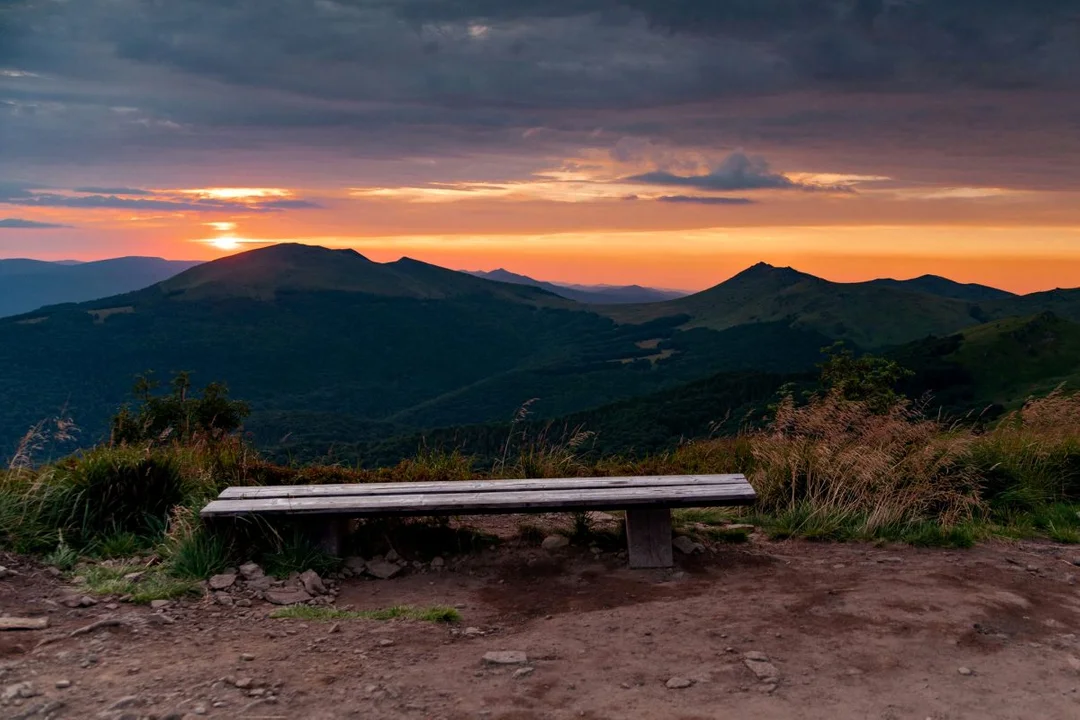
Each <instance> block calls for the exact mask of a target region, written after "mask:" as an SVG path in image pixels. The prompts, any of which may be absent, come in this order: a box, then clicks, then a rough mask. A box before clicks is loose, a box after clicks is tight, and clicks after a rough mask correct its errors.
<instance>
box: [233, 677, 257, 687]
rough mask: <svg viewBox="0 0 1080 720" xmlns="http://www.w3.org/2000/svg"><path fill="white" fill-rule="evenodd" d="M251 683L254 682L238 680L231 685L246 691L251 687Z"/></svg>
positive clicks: (245, 679)
mask: <svg viewBox="0 0 1080 720" xmlns="http://www.w3.org/2000/svg"><path fill="white" fill-rule="evenodd" d="M253 682H254V681H253V680H252V679H251V678H240V679H238V680H237V681H236V682H234V683H233V685H234V686H235V687H238V688H240V689H241V690H247V689H248V688H250V687H251V685H252V683H253Z"/></svg>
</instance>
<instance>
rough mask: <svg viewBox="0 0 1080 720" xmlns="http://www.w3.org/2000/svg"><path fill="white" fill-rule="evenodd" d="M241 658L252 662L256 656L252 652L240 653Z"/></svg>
mask: <svg viewBox="0 0 1080 720" xmlns="http://www.w3.org/2000/svg"><path fill="white" fill-rule="evenodd" d="M240 659H241V660H242V661H243V662H251V661H253V660H254V659H255V656H254V655H252V654H251V653H240Z"/></svg>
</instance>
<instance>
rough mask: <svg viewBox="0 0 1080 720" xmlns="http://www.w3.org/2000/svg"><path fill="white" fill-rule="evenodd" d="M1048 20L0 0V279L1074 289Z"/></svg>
mask: <svg viewBox="0 0 1080 720" xmlns="http://www.w3.org/2000/svg"><path fill="white" fill-rule="evenodd" d="M1077 67H1080V3H1078V2H1077V1H1076V0H727V1H726V2H704V1H703V0H275V1H274V2H273V3H270V2H266V1H265V0H183V1H174V2H167V1H166V0H0V258H3V257H34V258H40V259H51V260H59V259H79V260H89V259H99V258H105V257H116V256H123V255H154V256H162V257H168V258H175V259H213V258H216V257H221V256H224V255H227V254H230V253H235V252H237V251H241V250H245V249H251V248H255V247H260V246H262V245H264V244H267V243H273V242H304V243H311V244H319V245H325V246H328V247H353V248H356V249H357V250H359V251H360V252H362V253H364V254H365V255H367V256H368V257H370V258H372V259H374V260H379V261H387V260H394V259H397V258H399V257H402V256H409V257H414V258H418V259H422V260H426V261H429V262H434V263H437V264H440V265H444V266H447V267H452V268H457V269H471V270H476V269H483V270H490V269H494V268H498V267H503V268H507V269H509V270H512V271H515V272H520V273H525V274H529V275H532V276H534V277H537V278H540V279H550V280H560V281H566V282H577V283H639V284H643V285H653V286H658V287H668V288H680V289H687V290H696V289H702V288H705V287H708V286H710V285H713V284H716V283H718V282H720V281H722V280H724V279H725V278H727V277H729V276H730V275H732V274H734V273H735V272H738V271H739V270H741V269H742V268H744V267H746V266H748V265H750V264H753V263H755V262H757V261H766V262H770V263H773V264H777V265H792V266H794V267H797V268H799V269H800V270H803V271H805V272H811V273H814V274H817V275H820V276H823V277H827V278H829V279H832V280H840V281H855V280H864V279H869V278H873V277H883V276H891V277H913V276H916V275H921V274H924V273H935V274H941V275H947V276H949V277H952V278H954V279H957V280H962V281H965V282H982V283H988V284H991V285H996V286H999V287H1003V288H1006V289H1009V290H1013V291H1018V292H1030V291H1035V290H1043V289H1050V288H1054V287H1076V286H1080V73H1078V72H1077V71H1076V68H1077Z"/></svg>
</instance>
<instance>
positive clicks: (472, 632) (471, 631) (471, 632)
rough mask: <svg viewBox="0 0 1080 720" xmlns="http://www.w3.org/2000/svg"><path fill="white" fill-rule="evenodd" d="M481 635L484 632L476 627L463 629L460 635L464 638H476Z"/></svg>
mask: <svg viewBox="0 0 1080 720" xmlns="http://www.w3.org/2000/svg"><path fill="white" fill-rule="evenodd" d="M483 634H484V631H483V630H481V629H480V628H478V627H467V628H465V632H463V633H462V635H465V636H466V637H478V636H480V635H483Z"/></svg>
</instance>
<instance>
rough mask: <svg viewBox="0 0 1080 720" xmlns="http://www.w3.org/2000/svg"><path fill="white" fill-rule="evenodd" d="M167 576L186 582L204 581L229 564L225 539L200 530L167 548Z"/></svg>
mask: <svg viewBox="0 0 1080 720" xmlns="http://www.w3.org/2000/svg"><path fill="white" fill-rule="evenodd" d="M167 555H168V569H169V574H170V575H172V576H174V577H178V578H183V579H187V580H206V579H207V578H209V577H210V576H212V575H217V574H218V573H220V572H221V571H222V570H224V569H225V568H226V567H227V566H228V564H229V552H228V546H227V544H226V542H225V539H224V538H222V537H220V536H217V535H213V534H211V533H210V532H208V531H207V530H203V529H200V530H198V531H196V532H194V533H192V534H190V535H185V536H184V537H182V538H180V539H178V540H176V541H174V542H172V543H170V544H169V546H168V548H167Z"/></svg>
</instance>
